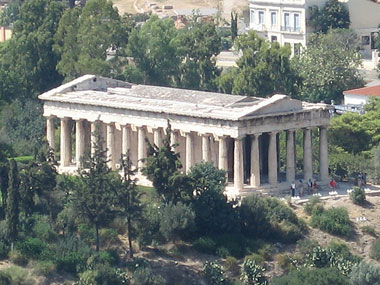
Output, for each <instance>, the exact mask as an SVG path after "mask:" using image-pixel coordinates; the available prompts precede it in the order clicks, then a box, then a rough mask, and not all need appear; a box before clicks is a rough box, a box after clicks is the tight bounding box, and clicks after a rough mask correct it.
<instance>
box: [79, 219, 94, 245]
mask: <svg viewBox="0 0 380 285" xmlns="http://www.w3.org/2000/svg"><path fill="white" fill-rule="evenodd" d="M78 233H79V236H80V238H81V239H82V240H84V241H86V242H88V243H90V244H93V243H95V229H94V227H91V226H90V225H89V224H80V225H78Z"/></svg>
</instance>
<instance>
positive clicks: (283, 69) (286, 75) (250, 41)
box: [232, 31, 299, 97]
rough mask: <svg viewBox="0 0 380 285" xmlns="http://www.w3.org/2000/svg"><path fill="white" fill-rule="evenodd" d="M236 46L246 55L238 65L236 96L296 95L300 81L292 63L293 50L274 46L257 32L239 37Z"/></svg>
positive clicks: (234, 85)
mask: <svg viewBox="0 0 380 285" xmlns="http://www.w3.org/2000/svg"><path fill="white" fill-rule="evenodd" d="M235 46H236V50H238V51H239V52H241V53H242V56H241V57H240V58H239V59H238V61H237V62H236V64H237V65H238V72H237V75H236V78H235V79H234V84H233V89H232V92H233V93H234V94H244V95H250V96H258V97H265V96H268V95H272V94H274V93H285V94H289V95H295V94H296V91H297V85H298V80H299V78H298V75H297V73H296V72H295V70H294V69H293V68H292V66H291V64H290V55H291V51H290V48H289V47H280V45H279V44H278V43H276V42H274V43H270V42H268V41H266V40H265V39H263V38H260V37H258V36H257V35H256V34H255V33H254V32H253V31H250V32H249V33H248V34H244V35H241V36H240V37H238V38H237V39H236V41H235Z"/></svg>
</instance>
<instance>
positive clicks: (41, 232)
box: [33, 216, 57, 242]
mask: <svg viewBox="0 0 380 285" xmlns="http://www.w3.org/2000/svg"><path fill="white" fill-rule="evenodd" d="M33 233H34V235H35V236H36V237H37V238H39V239H41V240H43V241H46V242H52V241H54V240H56V238H57V234H56V233H55V232H54V230H53V229H52V227H51V225H50V223H49V221H48V217H46V216H36V217H35V222H34V226H33Z"/></svg>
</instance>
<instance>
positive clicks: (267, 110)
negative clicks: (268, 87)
mask: <svg viewBox="0 0 380 285" xmlns="http://www.w3.org/2000/svg"><path fill="white" fill-rule="evenodd" d="M299 110H302V102H301V101H299V100H295V99H292V98H290V97H289V96H287V95H282V94H276V95H273V96H272V97H270V98H268V99H266V100H264V101H261V102H259V103H258V104H257V105H256V106H253V107H252V108H251V109H250V110H249V111H248V112H246V113H245V114H244V115H243V116H242V117H250V116H262V115H267V114H271V113H283V112H295V111H299Z"/></svg>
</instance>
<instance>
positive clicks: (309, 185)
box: [290, 179, 319, 197]
mask: <svg viewBox="0 0 380 285" xmlns="http://www.w3.org/2000/svg"><path fill="white" fill-rule="evenodd" d="M318 188H319V187H318V185H317V181H316V180H315V179H314V180H311V179H309V180H308V181H307V182H306V187H305V185H304V182H303V181H302V179H300V180H299V181H298V183H296V182H295V181H293V182H292V184H291V185H290V190H291V192H292V197H295V196H300V197H302V196H303V195H304V194H305V190H306V191H307V193H308V194H314V193H316V192H317V191H318Z"/></svg>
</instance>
